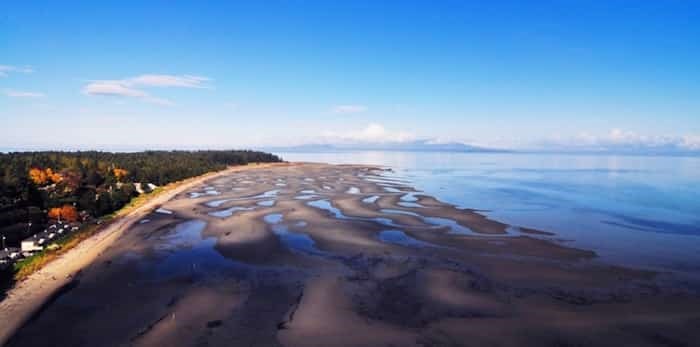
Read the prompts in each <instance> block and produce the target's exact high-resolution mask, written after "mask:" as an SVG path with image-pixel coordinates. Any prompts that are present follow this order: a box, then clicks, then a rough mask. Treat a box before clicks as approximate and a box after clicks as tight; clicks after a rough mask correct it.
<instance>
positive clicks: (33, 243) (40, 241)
mask: <svg viewBox="0 0 700 347" xmlns="http://www.w3.org/2000/svg"><path fill="white" fill-rule="evenodd" d="M49 234H52V233H50V232H46V231H44V232H40V233H38V234H35V235H32V236H30V237H28V238H26V239H24V240H22V242H21V243H20V246H21V248H22V253H23V254H31V253H34V252H39V251H41V250H43V249H44V247H46V243H47V242H48V240H49Z"/></svg>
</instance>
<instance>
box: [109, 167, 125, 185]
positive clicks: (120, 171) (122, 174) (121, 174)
mask: <svg viewBox="0 0 700 347" xmlns="http://www.w3.org/2000/svg"><path fill="white" fill-rule="evenodd" d="M112 173H113V174H114V177H115V178H116V179H117V182H121V181H122V178H124V177H126V175H128V174H129V171H126V170H124V169H120V168H114V169H112Z"/></svg>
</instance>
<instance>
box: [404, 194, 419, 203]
mask: <svg viewBox="0 0 700 347" xmlns="http://www.w3.org/2000/svg"><path fill="white" fill-rule="evenodd" d="M417 194H418V193H417V192H410V193H406V194H404V195H402V196H401V198H400V199H399V200H401V201H405V202H416V201H418V197H416V195H417Z"/></svg>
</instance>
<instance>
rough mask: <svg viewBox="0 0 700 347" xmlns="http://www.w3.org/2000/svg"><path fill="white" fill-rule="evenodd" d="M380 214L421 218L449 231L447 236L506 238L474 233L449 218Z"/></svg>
mask: <svg viewBox="0 0 700 347" xmlns="http://www.w3.org/2000/svg"><path fill="white" fill-rule="evenodd" d="M379 211H380V212H382V213H389V214H402V215H407V216H413V217H417V218H421V219H422V220H423V222H425V223H427V224H432V225H434V226H438V227H448V228H449V229H450V231H449V232H448V234H456V235H472V236H507V234H506V235H503V234H498V235H488V234H481V233H477V232H474V230H472V229H470V228H468V227H465V226H463V225H461V224H459V223H458V222H457V221H455V220H454V219H450V218H442V217H426V216H423V215H420V214H418V213H415V212H410V211H403V210H394V209H381V210H379Z"/></svg>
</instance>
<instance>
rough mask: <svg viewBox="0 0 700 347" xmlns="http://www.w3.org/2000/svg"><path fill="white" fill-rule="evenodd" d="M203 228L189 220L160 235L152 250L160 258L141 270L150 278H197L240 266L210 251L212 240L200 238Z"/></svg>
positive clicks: (203, 226)
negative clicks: (148, 273)
mask: <svg viewBox="0 0 700 347" xmlns="http://www.w3.org/2000/svg"><path fill="white" fill-rule="evenodd" d="M206 225H207V223H206V222H204V221H202V220H190V221H186V222H183V223H180V224H177V225H176V226H175V227H174V228H173V229H172V231H171V232H169V233H167V234H165V235H163V236H161V237H160V238H159V240H158V241H159V242H158V243H157V244H156V245H155V246H154V250H155V251H156V252H157V253H159V254H160V255H163V256H164V258H163V259H161V260H159V261H157V262H156V263H155V264H149V263H148V262H144V263H145V264H143V266H144V267H145V269H144V270H146V272H150V273H151V276H150V277H151V279H164V278H172V277H180V276H194V277H198V276H200V275H202V276H203V275H206V273H211V272H217V271H221V270H226V269H232V268H235V267H238V266H240V264H238V263H236V262H234V261H232V260H231V259H228V258H226V257H224V256H223V255H221V254H220V253H219V252H218V251H216V249H214V246H215V245H216V238H213V237H208V238H203V237H202V231H203V230H204V228H205V227H206ZM205 277H208V275H207V276H205Z"/></svg>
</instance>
